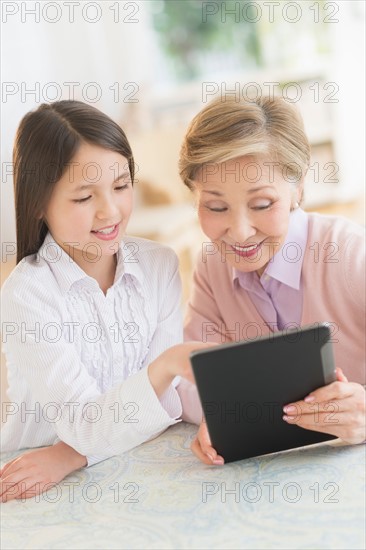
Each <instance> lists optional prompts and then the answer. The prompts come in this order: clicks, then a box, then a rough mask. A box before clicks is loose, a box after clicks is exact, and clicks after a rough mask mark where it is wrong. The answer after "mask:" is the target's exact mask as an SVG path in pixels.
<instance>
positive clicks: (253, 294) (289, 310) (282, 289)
mask: <svg viewBox="0 0 366 550" xmlns="http://www.w3.org/2000/svg"><path fill="white" fill-rule="evenodd" d="M307 237H308V216H307V214H306V213H305V212H304V211H303V210H301V209H300V208H298V209H296V210H294V211H293V212H291V214H290V221H289V228H288V232H287V236H286V239H285V242H284V244H283V245H282V247H281V248H280V250H279V251H278V252H277V253H276V254H275V255H274V256H273V258H272V259H271V260H270V261H269V263H268V264H267V267H266V269H265V270H264V272H263V274H262V276H261V277H259V276H258V274H257V272H256V271H253V272H250V273H244V272H242V271H239V270H237V269H234V270H233V283H234V285H235V284H236V281H237V282H238V284H239V285H240V286H241V287H242V288H243V289H244V290H246V291H247V292H248V294H249V297H250V299H251V300H252V302H253V304H254V306H255V307H256V308H257V310H258V312H259V313H260V314H261V316H262V317H263V319H264V320H265V322H266V323H268V324H269V325H270V326H271V327H273V330H274V331H276V330H283V329H284V328H287V327H289V328H294V326H300V323H301V316H302V300H303V292H302V282H301V269H302V263H303V259H304V254H305V248H306V243H307Z"/></svg>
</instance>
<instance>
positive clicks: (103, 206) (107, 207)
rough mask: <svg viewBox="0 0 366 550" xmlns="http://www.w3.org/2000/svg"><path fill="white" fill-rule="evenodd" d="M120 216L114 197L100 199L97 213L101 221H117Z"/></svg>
mask: <svg viewBox="0 0 366 550" xmlns="http://www.w3.org/2000/svg"><path fill="white" fill-rule="evenodd" d="M117 214H118V208H117V205H116V203H115V201H114V200H113V198H112V197H105V198H104V199H100V201H99V203H98V208H97V212H96V217H97V218H99V219H101V220H111V221H115V218H116V215H117Z"/></svg>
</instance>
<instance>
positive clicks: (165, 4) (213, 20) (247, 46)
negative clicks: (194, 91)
mask: <svg viewBox="0 0 366 550" xmlns="http://www.w3.org/2000/svg"><path fill="white" fill-rule="evenodd" d="M154 4H155V6H154ZM203 4H204V2H201V1H197V0H160V1H159V2H156V1H154V2H152V3H151V7H152V12H153V23H154V28H155V30H156V31H157V33H158V34H159V38H160V43H161V46H162V48H163V49H164V51H165V52H166V54H167V56H168V57H169V58H170V60H171V61H172V66H173V67H174V71H175V73H176V76H177V77H178V78H181V79H189V78H193V77H195V76H197V75H199V74H200V72H201V70H202V69H201V67H200V62H199V57H200V56H199V54H202V52H208V53H209V54H212V56H214V55H215V52H218V53H220V54H221V53H223V52H227V54H228V55H234V56H235V58H236V59H238V60H239V61H240V62H241V63H243V64H244V65H248V64H249V65H253V64H254V65H260V64H261V55H260V44H259V39H258V35H257V25H256V23H253V22H250V21H247V20H245V19H244V18H242V17H240V18H238V17H236V16H235V15H231V14H230V13H229V11H230V10H233V9H234V8H235V4H238V2H237V1H236V2H234V1H227V2H225V5H226V10H227V16H226V18H223V16H222V12H221V9H220V10H219V11H218V13H216V14H214V15H208V16H206V14H204V12H203V9H204V8H203ZM221 4H222V3H221V2H218V3H217V5H218V6H220V8H221ZM251 4H252V2H240V5H241V8H242V7H243V5H244V7H246V9H247V10H248V14H250V5H251ZM249 19H250V17H249Z"/></svg>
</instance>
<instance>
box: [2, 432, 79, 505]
mask: <svg viewBox="0 0 366 550" xmlns="http://www.w3.org/2000/svg"><path fill="white" fill-rule="evenodd" d="M86 464H87V460H86V457H85V456H82V455H81V454H79V453H78V452H77V451H75V449H73V448H72V447H69V445H66V443H63V442H59V443H56V444H55V445H52V446H51V447H45V448H42V449H36V450H34V451H30V452H27V453H25V454H23V455H21V456H18V457H17V458H14V459H13V460H11V461H10V462H8V463H7V464H5V466H3V468H1V470H0V497H1V502H7V501H8V500H13V499H14V498H17V499H20V498H22V499H26V498H31V497H34V496H36V495H39V494H41V493H43V491H45V490H47V489H50V488H51V487H52V486H53V485H56V484H57V483H59V482H60V481H61V480H62V479H64V477H66V476H67V475H68V474H70V473H71V472H73V471H74V470H78V469H79V468H81V467H83V466H86Z"/></svg>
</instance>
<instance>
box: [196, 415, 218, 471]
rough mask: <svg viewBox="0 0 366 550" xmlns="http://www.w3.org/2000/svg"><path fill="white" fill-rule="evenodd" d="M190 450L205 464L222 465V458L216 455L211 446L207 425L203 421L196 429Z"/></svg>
mask: <svg viewBox="0 0 366 550" xmlns="http://www.w3.org/2000/svg"><path fill="white" fill-rule="evenodd" d="M191 450H192V452H193V454H195V455H196V457H197V458H199V459H200V460H202V462H204V463H205V464H214V465H215V466H221V465H222V464H224V459H223V458H222V456H220V455H218V454H217V452H216V451H215V449H214V448H213V447H212V445H211V439H210V436H209V433H208V430H207V424H206V421H205V420H204V419H203V420H202V422H201V425H200V427H199V429H198V432H197V437H196V438H195V439H194V440H193V442H192V445H191Z"/></svg>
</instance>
